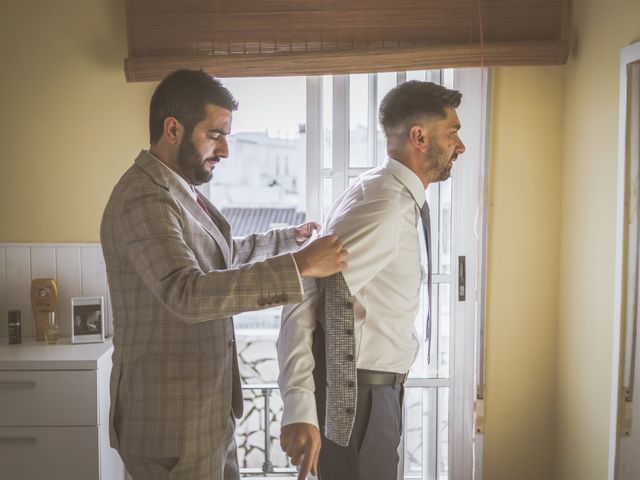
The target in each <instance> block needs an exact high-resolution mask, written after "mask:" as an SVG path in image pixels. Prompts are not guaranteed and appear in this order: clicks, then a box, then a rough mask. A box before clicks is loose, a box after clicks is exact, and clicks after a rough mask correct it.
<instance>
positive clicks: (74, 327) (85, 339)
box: [71, 297, 104, 343]
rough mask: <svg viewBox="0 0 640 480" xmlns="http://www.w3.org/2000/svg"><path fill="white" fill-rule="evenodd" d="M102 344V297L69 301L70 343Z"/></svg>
mask: <svg viewBox="0 0 640 480" xmlns="http://www.w3.org/2000/svg"><path fill="white" fill-rule="evenodd" d="M99 342H104V297H73V298H72V299H71V343H99Z"/></svg>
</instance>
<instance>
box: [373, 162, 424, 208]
mask: <svg viewBox="0 0 640 480" xmlns="http://www.w3.org/2000/svg"><path fill="white" fill-rule="evenodd" d="M383 167H384V168H385V169H386V170H388V171H389V172H390V173H391V174H392V175H393V176H394V177H396V178H397V179H398V180H399V181H400V183H402V184H403V185H404V186H405V187H407V189H408V190H409V192H411V195H412V196H413V198H414V200H415V201H416V203H417V204H418V207H422V205H424V202H426V200H427V196H426V194H425V190H424V185H423V184H422V180H420V178H419V177H418V175H416V174H415V173H414V172H413V171H412V170H411V169H410V168H409V167H407V166H406V165H404V164H402V163H400V162H398V161H397V160H394V159H393V158H387V160H386V161H385V162H384V166H383Z"/></svg>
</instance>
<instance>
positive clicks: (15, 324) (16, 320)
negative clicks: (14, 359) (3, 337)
mask: <svg viewBox="0 0 640 480" xmlns="http://www.w3.org/2000/svg"><path fill="white" fill-rule="evenodd" d="M20 343H22V323H21V322H20V310H9V345H18V344H20Z"/></svg>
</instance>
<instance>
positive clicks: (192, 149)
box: [177, 135, 217, 186]
mask: <svg viewBox="0 0 640 480" xmlns="http://www.w3.org/2000/svg"><path fill="white" fill-rule="evenodd" d="M214 159H217V157H212V158H208V159H207V160H214ZM177 163H178V166H179V167H180V170H181V171H182V174H183V175H184V176H185V177H186V178H185V179H186V180H187V181H188V182H189V183H190V184H191V185H195V186H198V185H202V184H203V183H207V182H209V181H210V180H211V179H212V178H213V172H212V171H209V170H206V169H205V167H204V163H205V159H204V158H202V155H200V153H199V152H198V150H197V149H196V146H195V145H194V144H193V141H192V140H191V138H189V136H188V135H185V136H184V137H183V138H182V143H181V144H180V149H179V150H178V159H177Z"/></svg>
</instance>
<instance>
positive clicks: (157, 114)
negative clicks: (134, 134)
mask: <svg viewBox="0 0 640 480" xmlns="http://www.w3.org/2000/svg"><path fill="white" fill-rule="evenodd" d="M209 104H214V105H217V106H218V107H222V108H225V109H227V110H229V111H235V110H237V109H238V101H237V100H236V99H235V98H234V97H233V94H232V93H231V92H230V91H229V90H228V89H227V88H226V87H225V86H224V85H222V82H220V80H218V79H217V78H215V77H213V76H212V75H210V74H208V73H206V72H203V71H202V70H176V71H175V72H173V73H170V74H169V75H167V76H166V77H165V78H164V79H163V80H162V81H161V82H160V83H159V84H158V86H157V87H156V90H155V92H153V96H152V97H151V103H150V105H149V137H150V140H151V144H155V143H156V142H157V141H158V140H160V137H161V136H162V130H163V128H164V121H165V119H166V118H167V117H175V118H176V119H177V120H178V121H179V122H180V123H181V124H182V126H184V128H185V130H186V131H187V133H190V132H191V131H193V127H195V125H196V124H197V123H198V122H200V121H202V120H204V118H205V117H206V113H205V110H206V107H207V105H209Z"/></svg>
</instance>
